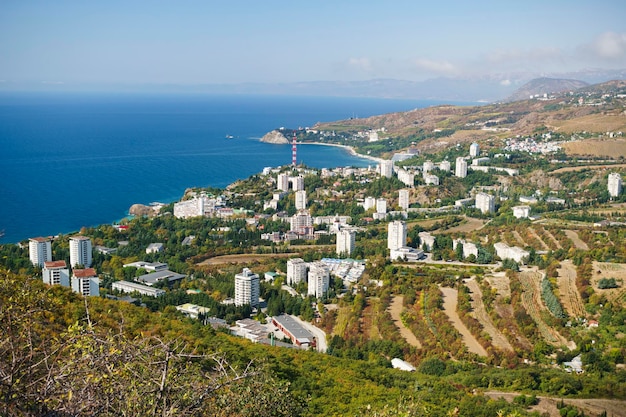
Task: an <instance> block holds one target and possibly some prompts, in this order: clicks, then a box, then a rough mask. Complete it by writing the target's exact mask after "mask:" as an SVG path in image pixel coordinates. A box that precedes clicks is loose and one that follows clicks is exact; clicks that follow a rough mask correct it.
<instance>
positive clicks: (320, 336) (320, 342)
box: [291, 316, 328, 353]
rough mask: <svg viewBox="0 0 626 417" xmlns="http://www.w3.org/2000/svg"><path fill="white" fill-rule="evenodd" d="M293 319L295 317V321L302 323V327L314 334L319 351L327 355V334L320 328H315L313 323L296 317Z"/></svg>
mask: <svg viewBox="0 0 626 417" xmlns="http://www.w3.org/2000/svg"><path fill="white" fill-rule="evenodd" d="M291 317H293V318H294V320H296V321H297V322H298V323H300V325H301V326H302V327H304V328H305V329H307V330H308V331H310V332H311V333H313V336H315V339H316V340H317V351H318V352H321V353H325V352H326V349H327V348H328V345H327V343H326V333H325V332H324V330H322V329H320V328H319V327H315V326H314V325H312V324H311V323H308V322H306V321H303V320H300V318H299V317H296V316H291Z"/></svg>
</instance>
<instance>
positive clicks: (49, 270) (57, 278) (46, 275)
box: [41, 261, 70, 287]
mask: <svg viewBox="0 0 626 417" xmlns="http://www.w3.org/2000/svg"><path fill="white" fill-rule="evenodd" d="M41 272H42V273H41V275H42V279H43V282H44V283H46V284H48V285H62V286H64V287H69V286H70V270H69V268H68V267H67V265H66V263H65V261H50V262H44V264H43V270H42V271H41Z"/></svg>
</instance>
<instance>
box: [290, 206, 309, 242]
mask: <svg viewBox="0 0 626 417" xmlns="http://www.w3.org/2000/svg"><path fill="white" fill-rule="evenodd" d="M289 225H290V228H289V230H291V231H292V232H295V233H297V234H298V235H299V236H300V237H302V238H304V239H309V238H310V239H312V238H313V218H312V217H311V215H310V214H309V211H308V210H300V211H298V212H297V213H296V214H294V215H293V216H292V217H291V219H290V222H289Z"/></svg>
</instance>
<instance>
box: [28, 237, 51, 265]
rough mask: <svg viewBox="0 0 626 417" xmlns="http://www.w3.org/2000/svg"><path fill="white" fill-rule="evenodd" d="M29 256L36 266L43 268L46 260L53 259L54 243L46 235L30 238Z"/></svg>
mask: <svg viewBox="0 0 626 417" xmlns="http://www.w3.org/2000/svg"><path fill="white" fill-rule="evenodd" d="M28 256H29V257H30V261H31V262H32V263H33V265H35V266H39V267H42V268H43V265H44V262H50V261H51V260H52V244H51V243H50V239H48V238H45V237H33V238H30V239H29V240H28Z"/></svg>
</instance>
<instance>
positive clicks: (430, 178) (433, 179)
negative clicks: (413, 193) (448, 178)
mask: <svg viewBox="0 0 626 417" xmlns="http://www.w3.org/2000/svg"><path fill="white" fill-rule="evenodd" d="M424 182H425V183H426V185H439V177H438V176H436V175H430V174H427V175H424Z"/></svg>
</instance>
